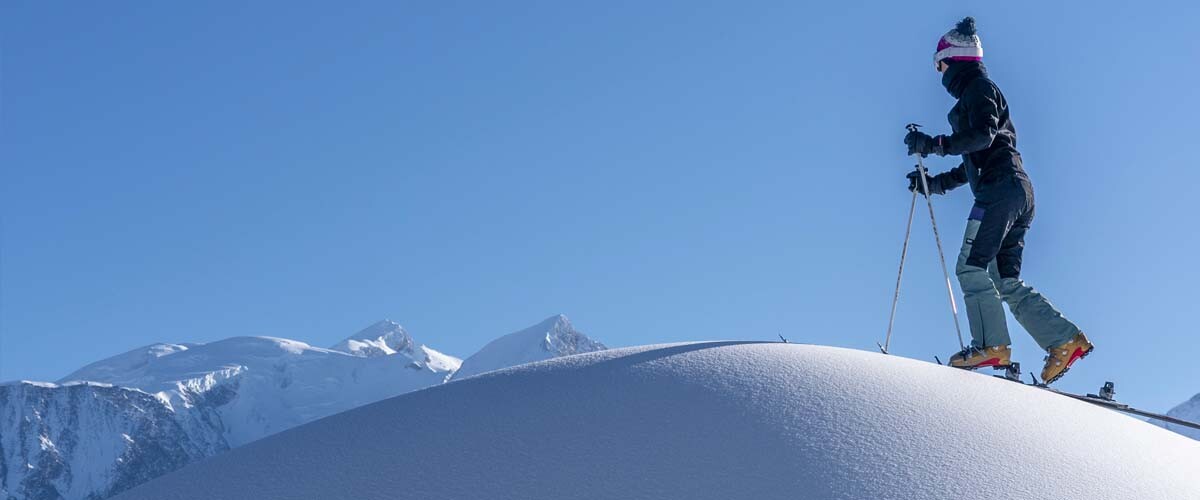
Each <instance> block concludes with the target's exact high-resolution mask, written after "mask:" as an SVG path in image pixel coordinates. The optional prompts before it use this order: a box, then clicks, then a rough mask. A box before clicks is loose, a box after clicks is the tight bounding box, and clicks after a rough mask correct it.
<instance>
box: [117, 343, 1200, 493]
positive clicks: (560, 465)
mask: <svg viewBox="0 0 1200 500" xmlns="http://www.w3.org/2000/svg"><path fill="white" fill-rule="evenodd" d="M1197 471H1200V443H1198V442H1196V441H1192V440H1190V439H1188V438H1186V437H1183V436H1180V435H1177V434H1174V433H1171V432H1169V431H1166V430H1164V429H1162V428H1159V427H1156V426H1153V425H1150V424H1147V423H1145V422H1142V421H1139V420H1136V419H1134V418H1130V417H1128V416H1125V415H1122V414H1118V413H1115V412H1112V411H1109V410H1105V409H1103V408H1100V407H1096V406H1093V405H1089V404H1087V403H1083V402H1079V401H1075V400H1072V399H1069V398H1066V397H1063V396H1059V395H1056V394H1053V393H1050V392H1048V391H1043V390H1040V389H1036V388H1032V387H1028V386H1023V385H1020V384H1017V383H1013V382H1009V381H1005V380H1002V379H998V378H994V377H991V376H987V375H985V374H979V373H970V372H965V371H960V370H956V369H952V368H946V367H941V366H937V365H934V364H931V363H925V362H919V361H915V360H910V359H904V358H899V357H894V356H885V355H882V354H878V353H871V352H864V351H854V350H848V349H840V348H832V347H820V346H810V345H798V344H782V343H748V342H704V343H691V344H673V345H659V346H647V347H636V348H625V349H616V350H610V351H600V352H593V353H587V354H580V355H575V356H569V357H565V358H559V359H554V360H550V361H544V362H539V363H533V364H528V365H523V366H519V367H514V368H509V369H504V370H499V371H494V372H490V373H485V374H482V375H479V376H475V377H470V378H466V379H463V380H461V381H457V382H452V383H450V384H446V385H442V386H438V387H433V388H430V389H425V390H422V391H418V392H414V393H410V394H406V395H403V396H399V397H395V398H392V399H389V400H385V401H381V402H378V403H375V404H371V405H368V406H364V407H361V408H358V409H355V410H351V411H348V412H345V413H342V414H338V415H334V416H332V417H328V418H325V419H322V420H319V421H316V422H312V423H310V424H307V425H304V426H301V427H298V428H295V429H292V430H290V431H286V432H283V433H280V434H277V435H274V436H271V437H268V438H266V439H263V440H261V441H258V442H255V443H251V444H249V445H247V446H244V447H241V448H238V449H234V450H232V451H230V452H228V453H226V454H224V455H220V456H218V457H216V458H214V459H211V460H208V461H206V462H203V463H199V464H196V465H193V466H190V467H187V468H184V469H182V470H179V471H176V472H174V473H172V474H169V475H167V476H164V477H161V478H159V479H157V480H154V481H152V482H149V483H147V484H145V485H143V486H141V487H139V488H136V489H134V490H132V491H130V492H127V493H126V494H124V495H122V496H119V497H117V498H121V499H210V498H223V499H268V498H289V499H295V498H312V499H330V498H361V499H384V498H389V499H392V498H453V499H460V498H472V499H474V498H479V499H533V500H537V499H546V500H549V499H555V500H561V499H584V498H612V499H656V500H661V499H710V498H711V499H731V498H755V499H763V498H766V499H774V498H779V499H785V498H786V499H833V498H838V499H843V498H845V499H884V498H895V499H961V498H1022V499H1024V498H1056V499H1061V498H1069V499H1081V500H1082V499H1087V500H1105V499H1130V498H1154V499H1160V500H1169V499H1181V500H1182V499H1192V500H1194V499H1196V498H1200V474H1197Z"/></svg>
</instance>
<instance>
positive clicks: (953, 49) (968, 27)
mask: <svg viewBox="0 0 1200 500" xmlns="http://www.w3.org/2000/svg"><path fill="white" fill-rule="evenodd" d="M942 59H949V60H951V61H982V60H983V44H982V43H980V41H979V36H978V35H976V34H975V18H973V17H964V18H963V20H962V21H959V22H958V25H956V26H955V27H954V29H952V30H950V31H947V32H946V34H945V35H942V38H941V39H940V40H938V45H937V53H936V54H934V55H933V62H934V63H935V64H936V63H937V62H938V61H941V60H942Z"/></svg>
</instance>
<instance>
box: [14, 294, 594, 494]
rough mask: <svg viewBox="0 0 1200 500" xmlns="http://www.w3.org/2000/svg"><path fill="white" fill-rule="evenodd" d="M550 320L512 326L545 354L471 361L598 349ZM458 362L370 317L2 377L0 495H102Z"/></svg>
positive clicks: (438, 379) (438, 378)
mask: <svg viewBox="0 0 1200 500" xmlns="http://www.w3.org/2000/svg"><path fill="white" fill-rule="evenodd" d="M551 320H553V321H551ZM551 320H547V322H543V323H541V324H539V325H537V326H535V327H532V328H530V329H527V330H523V331H540V332H541V333H540V334H539V336H538V339H541V340H540V341H531V342H530V343H528V345H527V346H541V345H545V346H546V348H545V350H543V351H535V353H536V355H531V354H530V353H528V352H526V350H522V349H518V348H517V347H519V346H518V345H517V344H514V345H513V346H511V348H509V349H507V350H506V351H495V350H494V351H495V352H493V354H495V355H487V353H484V354H485V356H484V358H482V359H486V360H487V366H489V367H494V368H503V367H505V366H509V365H511V364H517V363H522V362H525V361H526V360H530V359H544V358H547V357H552V356H559V355H565V354H571V353H573V352H577V351H580V350H581V349H587V350H594V349H595V348H603V346H601V345H600V344H598V343H596V342H593V341H591V340H590V339H587V337H585V336H583V335H582V334H579V333H578V332H575V331H574V330H573V329H572V328H571V326H570V323H569V322H567V320H566V318H565V317H562V316H555V317H553V318H551ZM518 333H521V332H518ZM506 338H507V337H506ZM525 340H529V339H525ZM543 341H544V342H543ZM539 342H543V343H539ZM527 346H526V347H527ZM486 350H487V349H486V348H485V351H486ZM481 352H483V351H481ZM500 354H503V355H500ZM506 363H507V364H506ZM462 364H463V361H462V360H460V359H458V358H456V357H454V356H450V355H447V354H443V353H441V352H438V351H437V350H434V349H432V348H430V347H428V346H425V345H422V344H419V343H417V342H416V341H415V340H414V339H413V337H412V336H411V335H410V334H409V333H408V332H407V331H406V330H405V329H404V328H403V327H402V326H400V325H399V324H396V323H395V322H392V321H380V322H378V323H375V324H373V325H371V326H369V327H367V328H365V329H363V330H362V331H360V332H358V333H356V334H354V335H351V336H350V337H348V338H346V339H345V340H343V341H341V342H339V343H337V344H335V345H334V346H333V347H331V348H329V349H322V348H319V347H313V346H310V345H308V344H306V343H304V342H299V341H295V340H289V339H284V338H276V337H233V338H229V339H225V340H221V341H217V342H211V343H207V344H197V343H181V344H165V343H163V344H153V345H149V346H145V347H141V348H138V349H134V350H132V351H129V352H126V353H124V354H120V355H117V356H113V357H110V358H107V359H104V360H101V361H97V362H95V363H92V364H90V365H87V366H85V367H83V368H81V369H79V370H77V371H75V372H73V373H71V374H70V375H67V376H66V377H63V378H62V379H61V380H60V381H59V383H58V384H46V383H33V382H21V383H13V384H7V385H3V386H0V498H3V499H5V500H8V499H9V498H16V499H26V498H29V499H33V498H39V499H40V498H53V499H59V498H63V499H68V500H73V499H85V498H87V499H90V498H105V497H107V496H108V495H111V494H113V493H115V492H117V491H121V490H124V489H128V488H129V487H131V486H134V485H136V484H139V483H141V482H144V481H146V480H148V479H150V478H153V477H156V476H158V475H161V474H163V473H165V472H168V471H171V470H174V469H175V468H178V467H180V466H182V465H184V464H187V463H191V462H194V461H196V460H199V459H203V458H207V457H210V456H212V455H214V454H216V453H219V452H221V451H223V450H226V449H229V448H232V447H237V446H241V445H244V444H246V443H249V442H252V441H255V440H258V439H261V438H263V437H265V436H269V435H272V434H274V433H277V432H280V431H284V430H287V429H290V428H292V427H295V426H298V425H302V424H305V423H307V422H310V421H313V420H316V419H319V418H322V417H326V416H329V415H333V414H335V413H339V412H342V411H346V410H349V409H352V408H356V407H359V406H362V405H366V404H368V403H373V402H376V401H379V400H382V399H387V398H390V397H393V396H397V395H400V394H404V393H407V392H411V391H415V390H417V389H421V388H425V387H429V386H433V385H439V384H443V383H445V382H446V381H447V380H448V379H449V378H450V377H451V376H452V375H453V374H454V373H455V372H456V371H457V370H458V369H459V367H460V365H462ZM488 369H492V368H488ZM82 381H88V382H82ZM430 411H434V410H433V409H430Z"/></svg>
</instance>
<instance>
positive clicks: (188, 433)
mask: <svg viewBox="0 0 1200 500" xmlns="http://www.w3.org/2000/svg"><path fill="white" fill-rule="evenodd" d="M200 408H201V409H198V410H196V411H189V412H188V414H187V415H181V414H179V413H177V412H176V411H175V410H174V409H173V408H172V407H171V405H170V404H169V403H168V402H167V401H165V400H162V399H160V398H158V397H155V396H153V395H151V394H147V393H145V392H143V391H139V390H136V389H127V388H121V387H112V386H108V385H101V384H93V383H79V384H70V385H56V384H47V383H35V382H14V383H7V384H3V385H0V498H5V499H61V498H66V499H75V498H105V497H108V496H110V495H113V494H116V493H118V492H121V491H124V490H126V489H129V488H131V487H133V486H136V485H138V484H141V483H143V482H145V481H147V480H149V479H152V478H154V477H157V476H159V475H162V474H165V473H167V472H170V471H172V470H175V469H177V468H179V467H182V466H184V465H187V464H189V463H191V462H194V461H196V460H198V459H201V458H206V457H209V456H212V455H215V454H217V453H219V452H221V451H224V450H226V449H228V448H229V446H228V444H227V443H226V442H225V441H224V438H223V436H222V432H221V428H220V421H219V419H218V418H217V417H216V415H214V414H212V413H211V412H210V411H208V410H206V409H205V408H208V407H207V406H206V405H201V406H200Z"/></svg>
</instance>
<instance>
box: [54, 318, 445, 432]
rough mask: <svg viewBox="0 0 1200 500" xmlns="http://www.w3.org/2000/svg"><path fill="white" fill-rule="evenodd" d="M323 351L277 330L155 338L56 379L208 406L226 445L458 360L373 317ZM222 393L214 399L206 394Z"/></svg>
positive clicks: (439, 379)
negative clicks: (273, 333)
mask: <svg viewBox="0 0 1200 500" xmlns="http://www.w3.org/2000/svg"><path fill="white" fill-rule="evenodd" d="M335 347H339V348H344V349H347V350H346V351H342V350H334V349H322V348H319V347H312V346H310V345H308V344H305V343H304V342H299V341H295V340H288V339H283V338H275V337H233V338H229V339H225V340H221V341H217V342H212V343H208V344H155V345H151V346H147V347H144V348H140V349H135V350H134V351H131V352H128V353H125V354H121V355H118V356H115V357H112V358H109V359H106V360H102V361H98V362H96V363H92V364H91V365H88V366H86V367H84V368H82V369H80V370H78V371H76V372H74V373H72V374H70V375H68V376H67V377H65V378H64V379H63V381H77V380H89V381H95V382H103V383H108V384H113V385H119V386H123V387H131V388H137V389H141V390H144V391H146V392H149V393H152V394H157V395H158V396H160V397H161V398H162V399H164V400H166V401H168V402H169V403H170V405H171V407H172V408H176V409H179V410H183V409H187V408H192V407H193V406H195V404H196V402H197V401H199V400H205V401H206V402H208V403H209V404H211V405H213V406H214V407H215V410H216V411H217V413H218V414H219V416H220V419H221V422H222V423H223V429H224V432H225V439H226V440H227V441H228V443H229V445H230V446H234V447H236V446H240V445H242V444H245V443H248V442H251V441H254V440H256V439H259V438H262V437H264V436H268V435H271V434H274V433H276V432H279V431H282V430H285V429H289V428H292V427H295V426H297V425H300V424H303V423H306V422H309V421H312V420H315V419H318V418H321V417H325V416H328V415H332V414H334V413H338V412H342V411H345V410H348V409H351V408H356V407H358V406H362V405H364V404H367V403H371V402H374V401H378V400H381V399H385V398H389V397H392V396H396V395H400V394H404V393H406V392H410V391H414V390H417V389H421V388H424V387H429V386H431V385H437V384H441V383H443V382H444V381H445V380H446V379H447V378H448V377H449V376H450V374H451V373H453V369H454V368H457V366H458V364H459V363H460V362H459V361H458V359H457V358H454V357H451V356H446V355H444V354H441V353H439V352H437V351H434V350H433V349H429V348H427V347H425V346H419V347H417V346H416V344H415V343H414V342H413V341H412V338H411V337H409V336H408V334H407V333H405V332H404V330H403V328H400V327H399V325H396V324H395V323H391V322H387V321H384V322H380V323H376V324H375V325H372V326H371V327H368V328H367V329H366V330H363V331H362V332H359V333H358V334H355V335H354V336H351V337H350V338H349V339H347V340H346V341H343V342H342V343H340V344H338V346H335ZM218 394H219V395H220V397H212V396H213V395H218Z"/></svg>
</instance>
